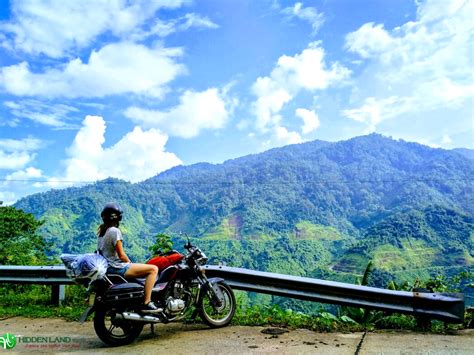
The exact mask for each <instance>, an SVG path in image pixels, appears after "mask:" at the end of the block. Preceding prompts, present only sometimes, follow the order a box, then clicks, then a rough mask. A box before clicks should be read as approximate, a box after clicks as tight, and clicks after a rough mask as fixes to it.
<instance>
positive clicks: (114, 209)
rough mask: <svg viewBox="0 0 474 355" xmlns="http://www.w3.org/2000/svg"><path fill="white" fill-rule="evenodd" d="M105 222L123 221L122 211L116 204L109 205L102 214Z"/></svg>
mask: <svg viewBox="0 0 474 355" xmlns="http://www.w3.org/2000/svg"><path fill="white" fill-rule="evenodd" d="M100 216H101V217H102V220H103V221H104V222H119V221H121V220H122V209H121V208H120V206H119V205H118V204H116V203H113V202H111V203H108V204H106V205H105V206H104V208H103V209H102V213H101V214H100Z"/></svg>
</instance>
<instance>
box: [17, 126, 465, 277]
mask: <svg viewBox="0 0 474 355" xmlns="http://www.w3.org/2000/svg"><path fill="white" fill-rule="evenodd" d="M473 176H474V161H473V160H471V159H468V158H467V157H466V156H465V155H463V154H460V153H459V152H455V151H448V150H443V149H433V148H430V147H427V146H423V145H420V144H416V143H409V142H405V141H397V140H393V139H391V138H387V137H384V136H381V135H377V134H371V135H368V136H362V137H357V138H353V139H350V140H347V141H341V142H337V143H329V142H322V141H314V142H309V143H303V144H298V145H291V146H286V147H283V148H278V149H272V150H269V151H267V152H264V153H261V154H255V155H250V156H245V157H242V158H238V159H234V160H229V161H226V162H225V163H223V164H217V165H213V164H207V163H201V164H195V165H191V166H179V167H176V168H173V169H170V170H168V171H166V172H163V173H161V174H159V175H157V176H155V177H153V178H151V179H149V180H147V181H144V182H141V183H137V184H130V183H127V182H125V181H120V180H116V179H107V180H104V181H101V182H98V183H95V184H92V185H88V186H84V187H79V188H68V189H64V190H54V191H50V192H47V193H42V194H37V195H32V196H29V197H27V198H24V199H22V200H20V201H18V202H17V203H16V207H18V208H21V209H23V210H25V211H26V212H31V213H33V214H34V215H35V216H36V217H38V218H40V219H42V220H43V221H44V224H43V226H42V227H41V233H43V235H44V236H45V238H46V240H47V241H49V242H51V243H52V247H51V251H50V253H51V254H54V255H58V254H59V253H60V252H62V251H67V252H82V251H91V250H93V249H94V248H95V241H96V237H95V231H96V228H97V226H98V224H99V222H100V219H99V215H100V210H101V208H102V206H103V205H104V204H105V203H106V202H109V201H117V202H118V203H120V204H121V205H122V206H123V209H124V211H125V214H124V216H125V217H124V220H123V226H122V228H123V231H124V234H125V236H126V242H125V245H126V248H127V250H128V251H129V253H130V254H131V255H132V256H133V257H134V258H135V259H136V260H143V259H144V258H145V257H147V256H148V255H149V254H148V246H149V245H151V243H152V239H153V236H154V235H155V234H157V233H160V232H164V233H172V234H173V233H174V234H176V233H180V232H185V233H188V234H190V235H192V236H193V237H196V238H199V239H200V240H201V241H200V243H201V245H202V246H203V247H204V249H205V250H206V251H207V253H208V254H209V256H211V257H212V261H213V262H217V261H225V262H227V263H228V264H232V265H233V266H241V267H249V268H256V269H261V270H270V271H275V272H285V273H293V274H298V275H316V276H318V275H319V276H321V275H329V276H330V277H332V278H334V277H338V276H337V275H339V276H340V275H343V276H341V278H344V277H348V276H347V275H349V276H350V275H357V274H360V273H361V272H362V271H363V268H364V265H366V263H367V262H368V260H370V259H374V260H375V266H376V268H377V269H378V270H379V271H380V272H383V273H388V274H389V275H395V276H397V275H398V276H399V275H402V274H403V275H404V277H412V276H413V277H415V276H416V275H417V274H420V275H427V274H432V273H434V272H442V273H444V272H448V271H449V270H451V269H453V270H454V269H456V270H459V269H463V268H472V265H473V257H474V244H473V243H474V241H473V239H474V221H473V216H474V194H473ZM176 238H177V237H176ZM178 247H179V245H178ZM410 270H411V271H410ZM344 275H345V276H344ZM350 277H352V276H350Z"/></svg>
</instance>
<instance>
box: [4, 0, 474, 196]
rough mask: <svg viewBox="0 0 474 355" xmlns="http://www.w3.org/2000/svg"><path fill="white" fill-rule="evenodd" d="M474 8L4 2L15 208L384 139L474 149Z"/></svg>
mask: <svg viewBox="0 0 474 355" xmlns="http://www.w3.org/2000/svg"><path fill="white" fill-rule="evenodd" d="M473 14H474V1H470V0H426V1H422V0H417V1H413V0H358V1H354V0H315V1H302V2H299V1H283V0H258V1H256V0H212V1H211V0H199V1H198V0H196V1H192V0H136V1H133V0H80V1H79V0H70V1H64V0H21V1H15V0H10V1H8V0H0V201H3V203H4V204H11V203H14V202H15V201H17V200H18V199H20V198H21V197H24V196H27V195H29V194H33V193H37V192H43V191H47V190H50V189H52V188H64V187H69V186H80V185H81V184H83V183H87V182H89V183H90V182H93V181H97V180H101V179H105V178H107V177H114V178H118V179H122V180H125V181H130V182H134V183H135V182H139V181H143V180H146V179H148V178H150V177H152V176H155V175H157V174H159V173H160V172H162V171H165V170H167V169H170V168H172V167H174V166H177V165H180V164H184V165H190V164H194V163H197V162H210V163H222V162H224V161H225V160H228V159H234V158H237V157H240V156H244V155H247V154H254V153H258V152H262V151H265V150H268V149H271V148H274V147H280V146H284V145H287V144H295V143H302V142H306V141H312V140H315V139H319V140H326V141H339V140H345V139H350V138H351V137H355V136H360V135H365V134H369V133H373V132H377V133H380V134H383V135H386V136H390V137H393V138H394V139H403V140H406V141H413V142H419V143H422V144H426V145H429V146H432V147H438V148H444V149H452V148H458V147H464V148H470V149H473V148H474V112H473V111H474V101H473V97H474V80H473V69H474V65H473V62H474V58H473V57H474V54H473V53H474V47H473V43H474V15H473Z"/></svg>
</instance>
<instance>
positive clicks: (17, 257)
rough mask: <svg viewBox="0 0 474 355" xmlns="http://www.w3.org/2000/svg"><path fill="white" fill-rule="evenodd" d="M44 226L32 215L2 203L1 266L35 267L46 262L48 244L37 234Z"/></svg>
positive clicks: (0, 214) (0, 209)
mask: <svg viewBox="0 0 474 355" xmlns="http://www.w3.org/2000/svg"><path fill="white" fill-rule="evenodd" d="M42 224H43V222H42V221H38V220H36V219H35V217H34V216H33V215H32V214H30V213H25V212H23V211H22V210H20V209H17V208H15V207H12V206H2V205H1V203H0V264H2V265H5V264H7V265H34V264H41V263H42V262H44V261H46V256H45V249H46V243H45V242H44V240H43V238H42V236H40V235H39V234H38V233H37V229H38V227H40V226H41V225H42Z"/></svg>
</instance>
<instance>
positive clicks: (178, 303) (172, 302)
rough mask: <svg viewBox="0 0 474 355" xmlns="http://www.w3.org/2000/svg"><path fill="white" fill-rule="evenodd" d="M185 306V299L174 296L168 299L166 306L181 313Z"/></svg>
mask: <svg viewBox="0 0 474 355" xmlns="http://www.w3.org/2000/svg"><path fill="white" fill-rule="evenodd" d="M184 307H185V303H184V301H183V300H180V299H176V298H173V297H169V298H168V299H167V300H166V308H167V309H168V311H169V312H170V313H179V312H181V311H182V310H183V309H184Z"/></svg>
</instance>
